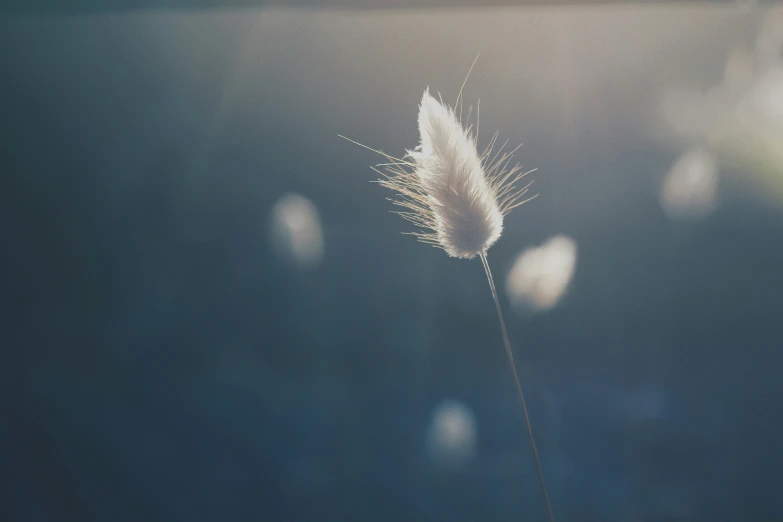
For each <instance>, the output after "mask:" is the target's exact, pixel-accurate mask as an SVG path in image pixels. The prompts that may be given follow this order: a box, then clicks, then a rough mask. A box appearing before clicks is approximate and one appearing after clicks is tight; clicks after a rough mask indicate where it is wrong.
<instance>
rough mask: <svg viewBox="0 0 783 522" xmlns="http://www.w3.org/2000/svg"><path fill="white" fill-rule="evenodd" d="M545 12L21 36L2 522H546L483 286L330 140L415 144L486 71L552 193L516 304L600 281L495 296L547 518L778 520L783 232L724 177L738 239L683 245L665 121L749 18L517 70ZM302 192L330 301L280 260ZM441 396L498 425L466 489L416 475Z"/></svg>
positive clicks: (11, 34)
mask: <svg viewBox="0 0 783 522" xmlns="http://www.w3.org/2000/svg"><path fill="white" fill-rule="evenodd" d="M488 13H489V14H488ZM534 13H540V11H536V10H530V11H525V10H506V11H500V12H492V11H486V12H485V11H477V12H475V13H474V12H472V11H460V12H458V13H456V14H455V13H453V12H445V13H444V14H439V13H437V12H431V13H429V14H427V15H426V16H429V18H427V19H426V20H427V22H426V23H423V22H417V21H416V20H417V18H416V17H417V16H418V15H417V14H416V13H415V12H404V13H402V14H392V13H383V12H381V13H379V14H373V15H357V14H355V13H354V14H351V13H336V14H335V13H329V12H328V11H324V12H323V13H321V12H317V11H316V12H312V11H301V12H300V11H290V12H289V11H274V10H270V11H263V10H260V11H237V12H202V13H186V12H176V11H175V12H167V13H163V14H155V13H149V12H141V13H133V14H114V15H106V16H104V15H84V16H62V17H60V16H51V17H49V16H46V17H13V18H12V17H9V18H5V19H2V20H0V129H1V131H0V241H2V243H1V244H2V250H1V251H0V252H1V254H0V273H1V274H2V296H3V314H2V320H1V323H0V324H2V328H0V392H1V394H0V408H1V410H0V413H1V414H0V519H2V520H9V521H11V520H12V521H25V522H27V521H50V520H51V521H55V520H56V521H64V520H75V521H80V522H88V521H107V522H108V521H111V522H120V521H128V522H138V521H142V520H144V521H147V520H149V521H157V520H160V521H183V522H197V521H250V520H254V521H270V522H272V521H281V522H282V521H309V520H322V521H324V522H325V521H341V522H345V521H353V520H356V521H363V522H364V521H403V520H404V521H406V522H413V521H419V520H420V521H436V520H443V521H450V522H458V521H466V522H467V521H477V520H481V521H492V520H498V521H499V520H509V521H510V520H543V516H544V512H543V508H542V506H541V502H540V498H539V497H538V489H537V488H538V486H537V484H536V482H535V474H534V472H533V468H532V464H531V462H530V459H529V453H528V448H527V446H526V439H525V435H524V432H523V424H522V418H521V415H520V412H519V410H518V404H517V403H516V398H515V392H514V389H513V381H512V380H511V377H510V375H509V370H508V368H507V366H506V360H505V355H504V354H503V350H502V343H501V338H500V333H499V331H498V326H497V319H496V317H495V315H494V308H493V305H492V301H491V297H490V294H489V291H488V288H487V284H486V280H485V279H484V275H483V273H482V269H481V265H480V263H479V262H478V260H474V261H462V260H455V259H450V258H448V257H447V256H446V255H444V254H443V253H442V252H440V251H438V250H435V249H433V248H430V247H428V246H425V245H422V244H419V243H416V242H415V241H413V240H412V238H410V237H407V236H403V235H402V234H400V232H402V231H407V230H410V227H409V225H408V224H407V223H405V222H404V221H402V220H400V219H399V218H397V217H396V216H394V215H391V214H389V213H388V212H387V211H388V210H390V209H391V206H390V204H389V203H388V202H387V201H386V200H385V198H386V197H388V196H389V194H386V193H385V192H384V191H383V190H382V189H381V188H380V187H378V186H376V185H373V184H371V183H369V182H368V181H369V180H370V179H373V177H374V174H373V173H372V171H370V170H369V168H368V165H370V164H372V163H374V162H376V161H377V158H376V157H374V156H373V155H372V153H370V152H368V151H365V150H363V149H360V148H358V147H355V146H353V145H351V144H349V143H347V142H345V141H342V140H339V139H338V138H337V134H338V133H341V134H346V135H348V136H351V137H354V138H356V139H358V140H360V141H362V142H364V143H368V144H370V145H372V146H377V147H381V148H383V149H384V150H387V151H389V152H391V153H401V152H402V151H403V149H404V148H405V147H408V148H410V147H412V146H413V145H415V143H416V140H417V134H416V126H415V121H416V120H415V119H416V109H417V103H418V101H419V99H420V96H421V92H422V91H423V89H424V88H425V87H427V86H428V85H429V86H431V88H432V89H433V90H434V91H441V92H443V93H444V98H447V99H449V100H450V99H453V98H454V97H455V96H456V93H457V90H458V87H459V85H460V84H461V82H462V79H463V78H464V74H465V72H466V71H467V68H468V66H469V65H470V63H471V62H472V60H473V58H474V57H475V54H476V52H477V51H479V50H480V51H482V57H481V58H480V60H479V62H478V63H477V66H476V69H475V70H474V73H473V76H472V77H471V80H470V82H469V83H468V87H467V91H466V97H467V98H468V99H469V100H475V99H476V97H478V96H481V98H482V127H484V126H486V129H492V130H494V129H495V128H499V129H500V134H501V136H503V137H505V138H509V139H510V140H511V143H519V142H524V143H525V145H524V147H523V149H522V152H521V156H520V159H521V160H522V161H523V162H524V163H525V165H526V166H530V167H537V168H538V169H539V170H538V172H537V173H536V174H535V179H536V184H535V185H534V189H535V191H536V192H538V193H540V194H541V195H540V197H539V198H538V199H537V200H535V201H534V202H531V203H529V204H526V205H525V206H523V207H522V208H519V209H517V210H516V211H515V212H514V213H513V214H512V215H511V216H510V217H509V218H508V219H507V221H506V225H505V228H506V232H505V234H504V236H503V237H502V238H501V240H500V241H499V242H498V244H497V245H496V246H495V247H493V249H492V250H491V251H490V254H489V260H490V264H491V266H492V267H493V269H494V270H495V272H496V278H497V279H498V280H499V281H503V280H505V274H506V273H507V272H508V270H509V269H510V267H511V265H512V263H513V260H514V257H515V256H516V254H517V253H518V252H519V251H521V250H522V249H523V248H526V247H528V246H531V245H534V244H538V243H540V242H542V241H544V240H545V239H546V238H548V237H549V236H551V235H553V234H559V233H564V234H568V235H569V236H571V237H573V238H574V239H575V241H576V242H577V244H578V249H579V250H578V259H577V266H576V273H575V276H574V280H573V282H572V284H571V286H570V289H569V292H568V293H567V295H566V296H565V298H564V299H563V301H562V302H561V303H560V304H559V305H558V307H556V308H555V309H554V310H553V311H551V312H549V313H545V314H536V315H524V314H523V315H519V314H514V313H513V312H512V311H511V310H510V308H509V306H508V301H507V299H506V298H505V295H501V298H502V305H503V306H504V308H505V309H506V311H507V314H508V317H509V333H510V337H511V342H512V346H513V348H514V350H515V352H516V354H517V358H518V366H519V371H520V373H521V376H522V378H523V382H524V384H525V386H526V389H527V393H528V395H529V400H530V403H531V410H532V411H531V415H532V417H533V424H534V428H535V430H536V434H537V437H538V439H539V445H540V451H541V455H542V460H543V463H544V466H545V473H546V475H547V477H548V480H549V482H550V493H551V496H552V501H553V505H554V510H555V514H556V516H557V518H558V520H562V521H566V520H570V521H582V520H583V521H599V520H600V521H613V520H618V521H619V520H626V521H627V520H645V521H668V520H694V521H696V520H698V521H710V522H719V521H730V520H731V521H737V520H745V521H754V520H758V521H771V520H776V519H780V518H781V517H783V500H781V497H780V495H779V492H780V487H781V485H783V482H782V481H781V469H782V468H783V452H782V451H781V449H780V440H781V435H782V432H781V430H782V428H783V422H782V421H781V419H783V417H782V415H783V384H782V383H781V379H780V371H781V367H782V366H781V364H782V363H783V354H781V348H782V341H781V339H782V338H783V337H782V334H783V331H781V329H782V327H781V314H780V310H781V308H780V302H781V295H783V277H782V274H783V271H782V269H781V267H783V243H781V237H783V207H781V206H779V205H776V204H774V203H771V202H770V201H769V200H765V199H763V198H761V197H759V194H758V192H757V191H754V190H753V189H752V188H749V187H752V184H753V182H752V178H751V177H750V174H749V173H747V172H745V171H743V170H741V169H739V168H737V167H733V168H732V167H730V166H723V167H722V168H721V176H722V177H721V194H720V206H719V207H718V208H717V210H716V212H715V213H714V214H712V215H711V216H709V217H708V218H707V219H705V220H703V221H697V222H677V221H672V220H671V219H669V218H668V217H667V216H666V215H665V214H664V213H663V211H662V210H661V208H660V206H659V203H658V192H657V191H658V187H659V184H660V181H661V179H662V177H663V176H664V175H665V173H666V171H667V170H668V168H669V167H670V165H671V164H672V163H673V161H674V160H675V159H676V157H677V155H678V154H679V153H680V151H681V147H682V145H681V144H677V143H674V142H673V141H672V140H670V139H669V138H667V137H665V136H664V135H663V131H661V130H651V129H652V128H653V127H651V126H649V125H647V120H646V119H645V118H646V117H647V115H648V114H650V111H652V109H651V108H653V107H654V106H655V105H654V102H655V100H656V93H658V92H659V90H660V89H661V88H662V87H664V86H666V85H669V84H673V85H679V84H683V85H687V86H693V87H698V88H704V89H706V88H708V87H709V86H710V85H712V84H713V83H714V82H715V81H716V80H718V79H719V78H720V76H721V74H722V67H723V61H724V59H725V55H726V53H727V51H728V50H729V49H730V47H731V45H732V41H733V39H734V38H739V39H741V38H743V37H746V36H747V35H752V34H753V30H754V28H755V27H756V25H755V24H757V21H758V19H757V17H754V16H753V15H748V14H747V13H745V12H740V13H739V14H737V13H734V12H725V13H724V12H722V11H714V10H712V8H705V9H704V10H693V9H691V10H689V9H683V10H682V11H678V9H677V8H667V10H665V11H655V10H653V11H642V12H639V13H638V14H634V12H633V10H632V9H628V10H627V11H624V12H621V13H619V14H618V12H617V11H612V10H606V9H604V8H601V9H599V10H598V11H592V10H591V9H590V8H585V10H584V11H582V12H579V13H576V14H573V13H571V14H569V12H568V11H561V12H560V13H561V14H560V15H558V14H557V13H551V14H552V16H551V17H550V18H546V16H549V15H546V16H545V20H554V21H555V22H557V20H558V18H557V17H558V16H561V15H562V16H564V17H566V19H567V24H566V25H564V26H563V27H564V29H562V28H561V29H558V27H560V26H558V25H557V24H556V23H555V25H553V26H546V25H544V26H542V27H540V34H539V33H537V40H536V41H537V42H539V43H538V44H536V46H534V47H532V48H531V47H528V48H520V47H518V46H517V43H516V42H517V40H516V39H515V38H517V37H518V35H516V34H515V31H514V27H516V26H517V25H518V24H525V19H526V17H528V16H533V14H534ZM322 15H323V16H322ZM474 15H475V16H474ZM341 17H342V18H341ZM384 17H388V18H384ZM346 20H347V21H346ZM504 20H505V22H504ZM602 20H604V21H605V24H606V25H605V26H601V25H596V24H600V23H601V21H602ZM629 21H630V22H632V23H631V28H630V29H629V28H628V27H627V26H626V27H625V28H623V25H624V24H626V23H627V22H629ZM504 23H506V24H507V25H503V24H504ZM569 24H570V25H569ZM633 24H638V27H642V28H643V31H642V32H643V33H644V35H647V36H648V37H649V38H646V39H645V38H642V37H639V38H635V36H634V35H635V33H636V32H637V29H634V28H633V27H637V26H635V25H633ZM648 24H649V25H648ZM531 25H536V24H534V23H531V22H527V25H522V26H520V27H519V28H518V29H517V30H518V31H520V32H524V31H529V30H531V29H530V26H531ZM686 27H688V28H690V27H693V33H692V34H691V33H689V31H690V29H687V30H686V29H685V28H686ZM645 28H646V29H645ZM425 30H427V31H431V35H432V36H427V34H428V33H426V32H425ZM650 35H652V36H650ZM569 38H571V39H570V40H569ZM582 38H585V39H590V41H591V42H595V41H598V40H596V39H599V40H600V39H601V38H606V39H607V41H608V42H609V43H607V44H606V46H605V48H606V49H614V51H612V53H610V54H593V53H592V51H590V49H593V48H594V47H590V45H592V44H590V45H588V44H585V49H587V50H584V51H580V50H579V49H580V48H581V47H582V43H581V42H582V40H581V39H582ZM612 38H615V40H612ZM623 38H624V39H623ZM689 38H690V39H689ZM650 41H652V42H653V43H652V44H650V43H649V42H650ZM427 42H429V43H431V45H423V44H424V43H427ZM455 42H462V44H461V45H457V44H456V43H455ZM564 42H565V43H564ZM658 43H660V45H658ZM602 45H603V44H602ZM645 45H647V46H648V47H644V46H645ZM599 47H600V46H599ZM601 48H604V47H601ZM661 49H663V50H661ZM567 52H572V53H575V54H574V55H573V60H571V61H564V62H558V61H557V57H558V56H560V57H563V56H564V54H563V53H567ZM653 52H654V53H656V54H654V58H653V57H652V56H653V54H650V53H653ZM565 56H566V57H567V56H568V55H567V54H566V55H565ZM525 60H527V61H525ZM564 78H565V80H564ZM564 82H565V83H564ZM574 93H587V94H584V95H582V94H579V95H576V94H574ZM564 100H577V101H578V102H579V103H574V104H573V105H571V106H567V105H566V104H565V103H564ZM637 109H638V113H637V112H636V111H637ZM643 109H644V110H643ZM647 109H649V110H647ZM487 137H488V134H487ZM289 191H294V192H298V193H301V194H303V195H305V196H306V197H308V198H310V199H311V200H312V201H313V203H314V204H315V205H316V206H317V207H318V209H319V212H320V215H321V220H322V225H323V231H324V240H325V255H324V258H323V261H322V263H321V264H320V266H318V267H317V268H316V269H314V270H311V271H302V270H299V269H297V268H296V267H294V266H289V265H288V264H286V263H285V261H283V260H281V259H280V258H278V257H276V256H275V255H274V251H273V250H272V249H271V247H270V242H269V238H268V220H269V212H270V210H271V208H272V205H273V204H274V202H275V201H276V200H277V199H278V198H279V197H280V196H281V195H282V194H283V193H286V192H289ZM444 398H456V399H458V400H460V401H462V402H464V403H465V404H467V405H469V407H470V408H471V409H472V411H473V412H474V414H475V416H476V421H477V429H478V447H477V455H476V459H475V461H474V462H472V463H471V464H470V465H469V466H467V467H466V468H464V469H461V470H457V471H454V470H449V469H444V468H442V467H439V466H437V465H436V464H434V463H433V462H432V461H431V459H430V458H429V456H428V455H427V452H426V447H425V443H424V442H425V432H426V429H427V426H428V424H429V422H430V416H431V413H432V410H433V408H434V407H435V406H436V405H437V404H439V403H440V402H441V401H442V400H443V399H444ZM646 400H651V401H652V402H653V404H654V405H656V406H655V407H654V408H653V410H654V413H653V414H649V415H648V414H644V413H641V414H640V413H639V411H644V405H645V404H647V403H646V402H645V401H646Z"/></svg>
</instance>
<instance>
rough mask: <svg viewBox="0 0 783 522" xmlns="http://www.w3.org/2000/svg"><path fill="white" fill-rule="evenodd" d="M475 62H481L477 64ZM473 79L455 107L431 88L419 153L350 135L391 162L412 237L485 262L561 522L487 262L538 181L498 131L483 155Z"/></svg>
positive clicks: (391, 179) (391, 180) (385, 171)
mask: <svg viewBox="0 0 783 522" xmlns="http://www.w3.org/2000/svg"><path fill="white" fill-rule="evenodd" d="M476 60H478V57H476ZM475 63H476V62H475V60H474V62H473V65H475ZM473 65H471V67H470V70H472V69H473ZM469 75H470V71H468V76H469ZM466 82H467V77H466V78H465V82H463V84H462V88H461V89H460V92H459V95H458V96H457V101H456V103H455V104H454V107H449V106H448V105H446V104H445V103H443V100H442V99H440V100H436V99H435V98H434V97H432V96H431V95H430V93H429V89H428V90H425V91H424V95H423V96H422V99H421V103H420V104H419V122H418V123H419V138H420V142H419V145H418V146H417V147H416V148H415V149H413V150H409V151H406V155H405V157H404V158H395V157H394V156H390V155H389V154H386V153H384V152H381V151H380V150H376V149H373V148H370V147H368V146H366V145H362V144H361V143H358V142H356V141H353V140H350V139H348V138H345V137H344V136H342V137H343V138H345V139H347V140H348V141H351V142H352V143H355V144H357V145H360V146H362V147H365V148H367V149H370V150H372V151H374V152H377V153H378V154H381V155H382V156H384V157H385V158H386V160H387V162H386V163H381V164H379V165H376V166H375V167H373V170H375V171H376V172H377V173H378V174H380V176H381V178H380V180H379V183H380V184H381V185H382V186H384V187H386V188H389V189H391V190H393V191H394V192H395V194H396V198H395V199H392V202H393V203H394V204H395V205H397V206H399V207H402V210H400V211H398V212H397V213H398V214H399V215H400V216H402V217H403V218H405V219H407V220H408V221H410V222H412V223H413V224H414V225H416V226H417V227H418V228H419V230H418V231H416V232H411V234H413V235H414V236H416V237H418V239H419V240H420V241H423V242H425V243H429V244H431V245H433V246H436V247H438V248H442V249H443V250H445V251H446V253H447V254H449V255H450V256H453V257H457V258H464V259H472V258H474V257H476V256H478V257H479V258H480V259H481V262H482V265H483V266H484V272H485V274H486V276H487V281H488V282H489V288H490V291H491V293H492V298H493V300H494V302H495V307H496V310H497V314H498V319H499V320H500V329H501V333H502V335H503V343H504V345H505V348H506V355H507V356H508V362H509V365H510V366H511V371H512V373H513V376H514V382H515V384H516V387H517V394H518V396H519V401H520V404H521V406H522V412H523V414H524V417H525V426H526V428H527V434H528V438H529V440H530V447H531V450H532V452H533V460H534V462H535V466H536V473H537V475H538V480H539V484H540V485H541V493H542V495H543V499H544V503H545V506H546V510H547V516H548V519H549V521H550V522H554V517H553V515H552V508H551V506H550V503H549V495H548V493H547V489H546V485H545V483H544V476H543V473H542V471H541V462H540V460H539V456H538V450H537V449H536V443H535V439H534V437H533V430H532V428H531V425H530V417H529V415H528V411H527V405H526V403H525V396H524V394H523V393H522V385H521V383H520V381H519V375H518V374H517V371H516V365H515V363H514V354H513V352H512V351H511V344H510V342H509V340H508V333H507V332H506V324H505V321H504V320H503V312H502V310H501V308H500V301H499V300H498V295H497V290H496V288H495V282H494V280H493V278H492V271H491V270H490V268H489V263H488V261H487V250H489V248H490V247H491V246H492V245H493V244H495V242H496V241H497V240H498V239H499V238H500V236H501V234H502V233H503V217H504V216H505V215H506V214H508V213H509V212H511V210H513V209H514V208H516V207H518V206H519V205H521V204H523V203H525V202H526V201H529V199H532V198H528V199H523V196H524V195H525V194H526V193H527V191H528V189H529V187H530V183H528V184H527V185H524V186H518V182H519V181H520V180H521V179H522V178H523V177H524V176H525V175H526V174H528V173H529V172H523V171H522V168H521V165H519V164H515V165H513V166H509V164H510V161H511V159H512V155H513V154H514V152H516V151H517V150H518V149H519V147H517V148H516V149H514V150H512V151H510V152H503V149H504V147H505V145H506V144H505V143H504V144H503V146H501V147H499V148H498V150H497V151H496V152H494V153H493V148H494V147H495V145H496V143H497V137H498V133H497V132H496V133H495V134H494V135H493V136H492V139H491V140H490V141H489V144H488V145H487V147H486V149H485V150H484V152H482V153H481V154H479V152H478V147H477V142H478V130H479V111H477V115H476V127H475V132H473V131H474V129H473V126H472V125H467V126H465V125H463V122H462V89H463V88H464V87H465V83H466ZM458 109H459V112H458ZM468 119H470V116H468ZM506 143H507V142H506ZM530 172H532V171H530Z"/></svg>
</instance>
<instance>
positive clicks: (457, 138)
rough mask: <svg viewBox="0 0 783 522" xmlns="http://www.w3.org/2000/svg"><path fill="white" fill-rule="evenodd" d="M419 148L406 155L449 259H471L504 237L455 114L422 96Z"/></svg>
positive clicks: (493, 201) (478, 162)
mask: <svg viewBox="0 0 783 522" xmlns="http://www.w3.org/2000/svg"><path fill="white" fill-rule="evenodd" d="M419 134H420V139H421V143H420V144H419V146H418V147H417V148H416V149H415V150H414V151H411V152H409V156H410V157H411V158H412V159H413V160H414V163H415V170H414V174H415V176H416V177H417V178H418V181H419V183H420V184H421V188H422V189H423V191H424V192H425V193H426V196H427V203H428V205H429V207H430V209H431V212H432V219H433V227H432V228H433V230H434V235H435V237H436V238H437V242H438V243H439V246H441V247H442V248H443V249H444V250H445V251H446V252H447V253H448V254H449V255H451V256H454V257H459V258H468V259H470V258H473V257H475V256H477V255H478V254H480V253H482V252H486V250H487V249H488V248H489V247H491V246H492V245H493V244H494V243H495V241H497V239H498V238H499V237H500V235H501V233H502V232H503V214H502V212H501V210H500V206H499V205H498V202H497V199H496V198H495V195H494V194H493V191H492V186H491V185H490V183H489V181H488V179H487V177H486V175H485V173H484V168H483V166H482V163H481V158H480V157H479V154H478V152H477V150H476V142H475V140H474V139H473V137H472V136H470V134H469V133H468V131H466V130H465V129H464V128H463V126H462V124H461V123H460V121H459V119H458V118H457V115H456V114H455V113H454V111H453V110H452V109H451V108H449V107H446V106H444V105H443V104H441V103H440V102H439V101H438V100H436V99H435V98H433V97H432V96H431V95H430V94H429V92H426V91H425V93H424V96H423V97H422V99H421V105H420V106H419Z"/></svg>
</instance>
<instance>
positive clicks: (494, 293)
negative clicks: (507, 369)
mask: <svg viewBox="0 0 783 522" xmlns="http://www.w3.org/2000/svg"><path fill="white" fill-rule="evenodd" d="M479 257H481V263H482V264H483V265H484V272H486V274H487V280H488V281H489V289H490V290H491V291H492V299H494V300H495V308H496V309H497V312H498V319H499V320H500V330H501V331H502V332H503V343H504V344H505V346H506V355H508V363H509V365H511V373H513V374H514V382H516V385H517V394H518V395H519V403H520V404H521V405H522V413H523V414H524V415H525V427H526V428H527V436H528V437H529V438H530V449H531V450H532V452H533V460H534V461H535V465H536V473H537V474H538V483H539V484H540V485H541V494H542V495H543V497H544V504H545V505H546V513H547V518H548V519H549V522H555V517H554V516H553V515H552V506H551V505H550V503H549V494H548V493H547V490H546V484H545V483H544V473H543V472H542V471H541V461H540V459H539V458H538V449H537V448H536V441H535V438H534V437H533V429H532V428H531V426H530V416H529V415H528V413H527V403H526V402H525V395H524V394H523V393H522V384H521V383H520V382H519V375H518V374H517V369H516V366H515V364H514V354H513V352H512V351H511V343H509V342H508V332H506V322H505V321H504V320H503V312H502V311H501V310H500V301H499V300H498V293H497V291H496V290H495V281H494V280H493V279H492V271H491V270H490V269H489V262H487V254H486V253H481V254H479Z"/></svg>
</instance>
